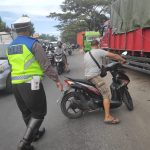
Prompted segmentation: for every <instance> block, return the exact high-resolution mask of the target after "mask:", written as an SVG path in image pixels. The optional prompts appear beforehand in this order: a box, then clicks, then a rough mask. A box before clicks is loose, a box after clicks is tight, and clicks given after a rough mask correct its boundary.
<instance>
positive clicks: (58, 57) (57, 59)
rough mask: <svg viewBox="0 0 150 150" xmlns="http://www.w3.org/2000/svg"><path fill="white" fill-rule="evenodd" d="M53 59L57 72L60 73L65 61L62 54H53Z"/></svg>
mask: <svg viewBox="0 0 150 150" xmlns="http://www.w3.org/2000/svg"><path fill="white" fill-rule="evenodd" d="M54 60H55V64H56V68H57V72H58V74H59V75H60V74H62V73H63V72H64V71H65V63H64V61H63V54H62V53H59V54H57V53H55V54H54Z"/></svg>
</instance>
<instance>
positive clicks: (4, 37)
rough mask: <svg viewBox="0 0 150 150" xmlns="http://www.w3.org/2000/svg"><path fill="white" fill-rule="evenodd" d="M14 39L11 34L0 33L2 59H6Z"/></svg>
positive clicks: (0, 57) (0, 54) (0, 55)
mask: <svg viewBox="0 0 150 150" xmlns="http://www.w3.org/2000/svg"><path fill="white" fill-rule="evenodd" d="M11 41H12V37H11V35H10V34H9V33H6V32H0V59H6V58H7V57H6V50H7V48H8V45H9V44H10V43H11Z"/></svg>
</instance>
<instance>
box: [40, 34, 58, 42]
mask: <svg viewBox="0 0 150 150" xmlns="http://www.w3.org/2000/svg"><path fill="white" fill-rule="evenodd" d="M39 38H40V39H43V40H49V41H57V37H56V36H54V35H49V34H41V35H40V36H39Z"/></svg>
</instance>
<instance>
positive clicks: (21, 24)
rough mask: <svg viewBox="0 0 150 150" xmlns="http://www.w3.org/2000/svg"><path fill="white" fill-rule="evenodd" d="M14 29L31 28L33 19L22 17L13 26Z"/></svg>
mask: <svg viewBox="0 0 150 150" xmlns="http://www.w3.org/2000/svg"><path fill="white" fill-rule="evenodd" d="M12 25H13V27H14V29H16V30H17V29H23V28H28V27H30V26H31V19H30V18H29V17H20V18H19V19H17V20H16V21H15V22H14V23H13V24H12Z"/></svg>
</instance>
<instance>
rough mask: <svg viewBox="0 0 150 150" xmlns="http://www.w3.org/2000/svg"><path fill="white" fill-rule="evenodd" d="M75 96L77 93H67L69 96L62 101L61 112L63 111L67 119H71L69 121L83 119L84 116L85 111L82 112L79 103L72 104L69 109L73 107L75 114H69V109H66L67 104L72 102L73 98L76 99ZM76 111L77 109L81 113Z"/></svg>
mask: <svg viewBox="0 0 150 150" xmlns="http://www.w3.org/2000/svg"><path fill="white" fill-rule="evenodd" d="M74 96H75V92H70V93H67V94H66V95H65V96H64V97H63V99H62V101H61V111H62V113H63V114H64V115H65V116H66V117H67V118H69V119H77V118H80V117H82V115H83V110H81V109H80V108H79V107H78V104H77V103H71V104H70V105H69V106H68V108H69V107H70V108H71V107H72V110H73V112H74V113H71V112H69V109H68V108H66V104H67V102H68V101H69V102H70V99H71V98H73V99H75V97H74ZM75 109H76V110H79V111H78V112H77V111H76V110H75Z"/></svg>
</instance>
